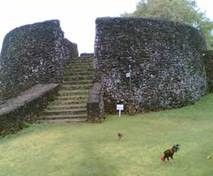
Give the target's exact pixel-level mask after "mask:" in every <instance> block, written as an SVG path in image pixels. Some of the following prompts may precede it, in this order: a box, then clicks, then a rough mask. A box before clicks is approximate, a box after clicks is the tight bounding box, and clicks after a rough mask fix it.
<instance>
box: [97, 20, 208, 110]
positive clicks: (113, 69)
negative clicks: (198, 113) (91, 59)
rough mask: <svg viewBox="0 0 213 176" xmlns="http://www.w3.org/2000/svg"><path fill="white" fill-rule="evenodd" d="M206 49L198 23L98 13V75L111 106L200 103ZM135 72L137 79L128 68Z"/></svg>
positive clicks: (150, 107)
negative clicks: (121, 16) (185, 23)
mask: <svg viewBox="0 0 213 176" xmlns="http://www.w3.org/2000/svg"><path fill="white" fill-rule="evenodd" d="M205 50H206V43H205V40H204V38H203V36H202V34H201V33H200V32H199V31H198V30H196V29H195V28H193V27H191V26H188V25H184V24H180V23H175V22H171V21H162V20H155V19H144V18H132V17H130V18H110V17H105V18H97V19H96V38H95V66H96V69H97V74H96V79H98V80H100V81H101V84H102V87H103V91H104V103H105V110H106V111H107V112H113V111H115V104H116V103H118V102H122V103H124V105H125V109H127V110H128V106H129V107H134V109H135V110H134V111H149V110H158V109H167V108H175V107H181V106H184V105H187V104H191V103H194V102H195V101H197V100H198V99H199V98H200V97H201V96H202V95H204V94H205V92H206V90H207V83H206V73H205V68H204V63H203V61H202V59H201V57H202V52H203V51H205ZM128 72H130V73H131V79H130V78H129V77H126V76H128V75H126V73H128Z"/></svg>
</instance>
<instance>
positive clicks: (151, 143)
mask: <svg viewBox="0 0 213 176" xmlns="http://www.w3.org/2000/svg"><path fill="white" fill-rule="evenodd" d="M117 132H121V133H123V135H124V138H123V139H122V140H121V141H119V140H118V138H117ZM176 143H178V144H181V148H180V151H179V152H178V153H176V155H175V156H174V158H175V159H174V161H171V162H162V161H160V155H161V153H162V152H163V151H164V150H165V149H167V148H169V147H170V146H171V145H172V144H176ZM208 156H211V157H212V159H207V157H208ZM212 175H213V94H210V95H208V96H205V97H203V98H202V99H201V100H200V101H199V102H197V103H196V104H195V105H193V106H188V107H184V108H181V109H176V110H168V111H162V112H153V113H147V114H139V115H137V116H123V117H122V118H117V116H109V118H107V120H106V121H105V122H104V123H102V124H86V123H84V124H36V125H32V126H30V127H29V128H27V129H24V130H22V131H21V132H19V133H17V134H14V135H9V136H7V137H5V138H1V139H0V176H212Z"/></svg>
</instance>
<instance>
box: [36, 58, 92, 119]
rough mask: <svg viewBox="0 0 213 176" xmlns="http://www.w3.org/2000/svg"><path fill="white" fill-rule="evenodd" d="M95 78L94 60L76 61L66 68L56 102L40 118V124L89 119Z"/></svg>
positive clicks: (51, 103) (50, 104) (79, 59)
mask: <svg viewBox="0 0 213 176" xmlns="http://www.w3.org/2000/svg"><path fill="white" fill-rule="evenodd" d="M93 76H94V69H93V58H88V59H81V58H78V59H75V60H73V61H72V62H71V63H70V65H68V66H67V67H66V68H65V72H64V78H63V83H62V84H61V87H60V90H59V91H58V95H57V96H56V97H55V100H54V101H52V102H50V103H49V105H48V106H47V108H46V109H45V110H44V112H43V113H42V114H41V116H40V117H39V121H40V122H43V121H45V122H79V121H85V120H86V119H87V99H88V93H89V89H90V88H91V86H92V79H93Z"/></svg>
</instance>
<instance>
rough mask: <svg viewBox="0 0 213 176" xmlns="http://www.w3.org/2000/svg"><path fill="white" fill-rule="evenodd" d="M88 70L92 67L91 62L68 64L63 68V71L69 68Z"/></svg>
mask: <svg viewBox="0 0 213 176" xmlns="http://www.w3.org/2000/svg"><path fill="white" fill-rule="evenodd" d="M75 69H76V70H81V71H82V70H88V69H94V68H93V65H92V64H85V65H83V64H75V65H69V66H67V67H66V68H65V71H67V70H68V71H69V70H75Z"/></svg>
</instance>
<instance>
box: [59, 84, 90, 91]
mask: <svg viewBox="0 0 213 176" xmlns="http://www.w3.org/2000/svg"><path fill="white" fill-rule="evenodd" d="M91 87H92V84H76V85H69V84H62V85H61V89H60V90H77V89H80V90H89V89H90V88H91Z"/></svg>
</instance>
